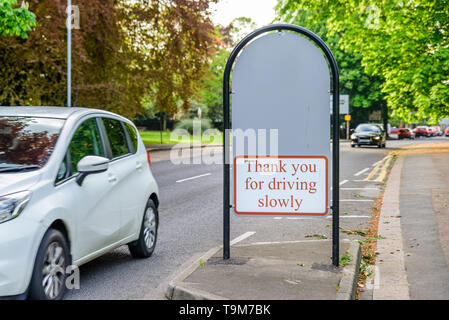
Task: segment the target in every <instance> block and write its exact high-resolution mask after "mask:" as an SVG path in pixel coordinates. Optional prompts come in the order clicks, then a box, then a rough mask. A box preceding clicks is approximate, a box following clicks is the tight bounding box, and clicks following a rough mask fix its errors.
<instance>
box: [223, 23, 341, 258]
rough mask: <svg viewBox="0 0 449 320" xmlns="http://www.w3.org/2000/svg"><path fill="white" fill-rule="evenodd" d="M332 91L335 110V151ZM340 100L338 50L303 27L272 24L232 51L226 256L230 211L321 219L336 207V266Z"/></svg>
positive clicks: (226, 101)
mask: <svg viewBox="0 0 449 320" xmlns="http://www.w3.org/2000/svg"><path fill="white" fill-rule="evenodd" d="M275 31H278V32H275ZM329 68H330V72H329ZM231 73H232V91H231V86H230V79H231ZM330 75H331V76H332V77H330ZM331 84H332V88H331V87H330V85H331ZM329 92H332V96H333V101H332V113H333V115H337V116H333V117H332V156H331V155H330V153H331V151H330V138H331V137H330V130H329V126H330V118H331V117H330V116H331V114H330V112H329ZM231 95H232V136H233V143H232V156H233V157H232V159H231V147H230V139H231V131H230V130H231V119H230V116H231V101H230V98H231ZM339 100H340V96H339V74H338V68H337V63H336V61H335V59H334V57H333V55H332V52H331V51H330V49H329V48H328V47H327V45H326V44H325V43H324V42H323V41H322V40H321V39H320V38H319V37H318V36H316V35H315V34H314V33H312V32H311V31H309V30H307V29H305V28H302V27H299V26H296V25H290V24H276V25H270V26H266V27H263V28H260V29H258V30H256V31H254V32H252V33H250V34H249V35H248V36H246V37H245V38H244V39H243V40H242V41H241V42H240V43H239V44H238V45H237V46H236V47H235V48H234V50H233V51H232V53H231V55H230V57H229V59H228V62H227V64H226V68H225V71H224V79H223V129H224V130H223V131H224V134H223V148H224V150H223V160H224V164H223V174H224V177H223V178H224V192H223V258H224V259H229V258H230V210H231V209H232V208H233V209H234V212H235V214H237V215H262V216H267V215H283V216H292V215H293V216H317V217H319V216H326V215H327V214H328V213H329V211H330V210H329V209H332V219H333V223H332V234H333V237H332V241H333V242H332V262H333V265H334V266H338V264H339V183H338V182H339V125H340V124H339V117H338V115H339V114H340V110H339V107H340V101H339ZM267 132H269V133H270V138H269V139H267ZM267 150H269V151H270V152H269V153H268V152H267ZM231 163H232V164H233V175H232V177H231ZM231 180H232V182H233V184H232V183H231ZM231 185H232V187H233V192H232V193H231ZM331 185H332V190H331V189H330V186H331ZM231 196H232V198H231ZM331 198H332V201H331V202H332V205H330V199H331ZM231 203H233V205H231Z"/></svg>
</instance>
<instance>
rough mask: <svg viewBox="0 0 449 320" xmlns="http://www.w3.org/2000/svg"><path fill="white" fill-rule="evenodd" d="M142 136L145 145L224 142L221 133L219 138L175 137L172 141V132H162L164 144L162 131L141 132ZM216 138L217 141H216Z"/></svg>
mask: <svg viewBox="0 0 449 320" xmlns="http://www.w3.org/2000/svg"><path fill="white" fill-rule="evenodd" d="M139 133H140V136H141V137H142V140H143V143H144V144H145V145H150V144H178V143H186V144H191V143H211V142H219V143H221V142H222V134H221V133H219V135H218V136H217V137H207V138H206V137H203V138H201V137H200V136H189V137H173V138H174V139H171V138H172V137H171V132H170V131H163V132H162V142H161V133H160V131H139ZM214 138H215V140H214Z"/></svg>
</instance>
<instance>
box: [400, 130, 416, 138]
mask: <svg viewBox="0 0 449 320" xmlns="http://www.w3.org/2000/svg"><path fill="white" fill-rule="evenodd" d="M398 139H399V140H401V139H415V133H414V132H413V131H412V130H411V129H408V128H401V129H399V131H398Z"/></svg>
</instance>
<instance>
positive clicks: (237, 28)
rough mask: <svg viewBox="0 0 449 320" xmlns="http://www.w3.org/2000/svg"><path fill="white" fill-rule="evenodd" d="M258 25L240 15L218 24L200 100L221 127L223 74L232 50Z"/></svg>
mask: <svg viewBox="0 0 449 320" xmlns="http://www.w3.org/2000/svg"><path fill="white" fill-rule="evenodd" d="M255 28H256V25H255V24H254V22H253V21H252V20H251V19H250V18H247V17H239V18H236V19H234V20H233V21H231V23H230V24H229V25H228V26H225V27H223V26H218V27H216V31H215V42H214V54H213V56H212V58H211V62H210V64H209V68H208V69H207V72H206V73H205V75H204V77H203V78H202V79H201V84H202V90H201V100H200V102H201V103H202V104H204V105H206V106H207V113H206V117H207V118H209V119H210V120H211V121H212V122H213V123H214V124H215V125H216V127H217V128H219V129H221V126H220V123H221V122H222V121H223V74H224V70H225V67H226V62H227V61H228V58H229V55H230V52H231V50H232V49H233V48H234V46H235V45H236V44H237V43H238V42H239V41H240V40H241V39H242V38H243V37H244V36H245V35H246V34H247V33H248V32H250V31H252V30H254V29H255Z"/></svg>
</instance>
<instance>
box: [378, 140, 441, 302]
mask: <svg viewBox="0 0 449 320" xmlns="http://www.w3.org/2000/svg"><path fill="white" fill-rule="evenodd" d="M448 194H449V142H439V143H426V144H417V145H412V146H409V147H407V148H405V149H404V150H403V152H401V154H400V157H399V160H398V161H397V163H396V165H395V167H394V169H393V171H392V173H391V175H390V178H389V181H388V183H387V187H386V192H385V197H384V202H383V208H382V212H381V217H380V221H379V235H381V236H382V237H381V238H380V239H379V240H378V243H377V252H378V257H377V262H376V274H375V276H374V278H373V279H372V280H373V283H370V285H372V286H373V287H374V293H373V299H375V300H390V299H412V300H416V299H424V300H436V299H445V300H447V299H449V259H448V257H449V243H448V241H449V236H448V234H449V200H448Z"/></svg>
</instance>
